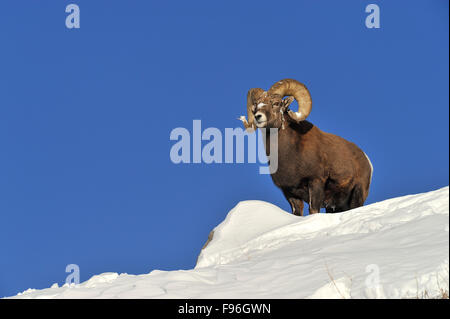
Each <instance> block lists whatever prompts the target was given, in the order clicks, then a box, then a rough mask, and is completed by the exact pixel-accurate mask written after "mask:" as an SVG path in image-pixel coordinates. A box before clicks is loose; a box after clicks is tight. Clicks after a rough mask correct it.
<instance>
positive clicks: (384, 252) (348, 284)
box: [13, 187, 449, 298]
mask: <svg viewBox="0 0 450 319" xmlns="http://www.w3.org/2000/svg"><path fill="white" fill-rule="evenodd" d="M448 256H449V187H444V188H442V189H439V190H436V191H432V192H428V193H424V194H418V195H409V196H403V197H399V198H394V199H390V200H386V201H382V202H379V203H375V204H371V205H368V206H364V207H360V208H357V209H354V210H351V211H347V212H344V213H339V214H316V215H312V216H307V217H298V216H294V215H292V214H290V213H287V212H285V211H283V210H281V209H279V208H278V207H276V206H274V205H272V204H269V203H266V202H262V201H244V202H240V203H239V204H238V205H237V206H236V207H235V208H233V209H232V210H231V211H230V212H229V213H228V215H227V216H226V218H225V220H224V221H223V222H222V223H221V224H219V225H218V226H217V227H216V228H215V229H214V234H213V238H212V240H211V241H210V242H209V243H208V245H207V246H206V247H205V248H204V249H203V250H202V251H201V253H200V256H199V258H198V262H197V265H196V267H195V268H194V269H190V270H178V271H160V270H155V271H152V272H151V273H149V274H144V275H129V274H117V273H104V274H100V275H97V276H93V277H92V278H91V279H89V280H88V281H86V282H83V283H81V284H79V285H74V284H72V285H68V284H66V285H64V286H62V287H58V285H53V286H52V287H51V288H48V289H42V290H35V289H28V290H26V291H24V292H23V293H20V294H18V295H17V296H14V297H13V298H416V297H424V296H426V297H436V296H439V295H440V294H441V291H443V290H445V291H448V287H449V257H448Z"/></svg>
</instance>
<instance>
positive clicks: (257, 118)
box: [255, 114, 262, 122]
mask: <svg viewBox="0 0 450 319" xmlns="http://www.w3.org/2000/svg"><path fill="white" fill-rule="evenodd" d="M261 118H262V115H261V114H256V115H255V120H257V121H258V122H259V121H261Z"/></svg>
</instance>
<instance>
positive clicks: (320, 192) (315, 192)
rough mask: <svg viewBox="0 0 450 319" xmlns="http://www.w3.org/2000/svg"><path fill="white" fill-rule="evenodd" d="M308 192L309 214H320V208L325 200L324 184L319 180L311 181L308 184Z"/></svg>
mask: <svg viewBox="0 0 450 319" xmlns="http://www.w3.org/2000/svg"><path fill="white" fill-rule="evenodd" d="M308 192H309V213H310V214H317V213H320V207H321V206H322V203H323V200H324V199H325V190H324V183H323V182H322V181H321V180H318V179H316V180H312V181H311V182H310V183H309V184H308Z"/></svg>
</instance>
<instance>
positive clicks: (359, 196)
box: [348, 184, 366, 209]
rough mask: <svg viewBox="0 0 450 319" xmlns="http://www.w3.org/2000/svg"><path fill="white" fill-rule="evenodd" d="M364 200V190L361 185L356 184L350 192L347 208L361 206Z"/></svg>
mask: <svg viewBox="0 0 450 319" xmlns="http://www.w3.org/2000/svg"><path fill="white" fill-rule="evenodd" d="M365 200H366V196H365V195H364V191H363V189H362V187H361V185H359V184H357V185H355V187H354V188H353V190H352V194H351V195H350V199H349V203H348V205H349V209H353V208H357V207H361V206H362V205H364V201H365Z"/></svg>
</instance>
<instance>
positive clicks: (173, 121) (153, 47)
mask: <svg viewBox="0 0 450 319" xmlns="http://www.w3.org/2000/svg"><path fill="white" fill-rule="evenodd" d="M71 2H74V3H76V4H78V5H79V6H80V9H81V29H79V30H69V29H67V28H66V27H65V19H66V16H67V14H66V13H65V7H66V5H67V4H69V3H71ZM369 3H377V4H379V5H380V8H381V29H367V28H366V27H365V23H364V21H365V18H366V16H367V14H366V13H365V7H366V5H367V4H369ZM448 9H449V8H448V1H446V0H435V1H430V0H426V1H425V0H423V1H375V0H371V1H332V0H330V1H279V0H277V1H254V2H251V1H201V2H199V1H179V2H175V1H167V2H166V1H164V2H162V1H143V0H142V1H125V0H122V1H100V0H98V1H87V0H73V1H61V0H54V1H17V0H14V1H13V0H8V1H2V2H1V3H0V296H8V295H13V294H16V293H18V292H19V291H23V290H25V289H27V288H30V287H31V288H45V287H49V286H50V285H51V284H52V283H54V282H58V283H59V284H63V283H64V281H65V278H66V275H67V274H66V273H65V267H66V265H67V264H72V263H74V264H78V265H79V266H80V269H81V280H82V281H84V280H87V279H89V278H90V277H91V276H92V275H94V274H98V273H102V272H107V271H112V272H119V273H121V272H126V273H131V274H141V273H148V272H150V271H151V270H153V269H163V270H172V269H183V268H185V269H187V268H191V267H193V266H194V264H195V260H196V257H197V255H198V253H199V250H200V248H201V246H202V245H203V243H204V242H205V240H206V238H207V235H208V233H209V231H210V230H211V229H212V228H213V227H214V226H216V225H217V224H218V223H220V222H221V221H222V220H223V218H224V217H225V216H226V214H227V212H228V211H229V210H230V209H231V208H233V206H234V205H236V204H237V203H238V202H239V201H241V200H248V199H260V200H265V201H268V202H271V203H274V204H275V205H278V206H280V207H281V208H283V209H285V210H289V206H288V203H287V202H286V201H285V199H284V197H283V196H282V194H281V192H280V191H279V190H278V189H277V188H276V187H275V186H274V185H273V184H272V182H271V179H270V177H269V176H268V175H259V174H258V167H259V165H258V164H211V165H207V164H196V165H195V164H185V165H175V164H173V163H172V162H171V161H170V158H169V151H170V148H171V146H172V145H173V144H174V142H173V141H170V140H169V134H170V132H171V130H172V129H174V128H175V127H185V128H188V129H190V130H192V120H194V119H200V120H202V125H203V127H204V128H206V127H217V128H219V129H221V130H222V131H223V130H224V128H225V127H240V123H239V122H238V121H237V120H236V118H237V117H238V116H239V115H242V114H245V112H246V105H245V103H246V100H245V98H246V93H247V90H248V89H249V88H252V87H262V88H265V89H267V88H268V87H270V85H271V84H272V83H273V82H275V81H277V80H280V79H283V78H286V77H291V78H295V79H298V80H299V81H301V82H304V83H305V84H306V85H307V86H308V88H309V89H310V91H311V94H312V97H313V105H314V106H313V111H312V113H311V116H310V118H309V119H310V121H312V122H313V123H314V124H316V125H317V126H318V127H320V128H321V129H322V130H324V131H327V132H332V133H335V134H338V135H340V136H342V137H344V138H347V139H349V140H351V141H353V142H355V143H357V144H358V145H359V146H360V147H361V148H362V149H364V151H366V153H367V154H369V156H370V158H371V160H372V162H373V165H374V167H375V173H374V178H373V184H372V189H371V193H370V196H369V198H368V203H372V202H376V201H380V200H383V199H387V198H391V197H395V196H401V195H405V194H411V193H419V192H425V191H430V190H435V189H437V188H440V187H443V186H445V185H448V183H449V170H448V164H449V158H448V157H449V148H448V145H449V144H448V143H449V141H448V133H449V126H448V124H449V122H448V116H449V114H448V111H449V108H448V107H449V95H448V85H449V83H448V82H449V81H448V75H449V74H448V70H449V65H448V54H449V51H448V48H449V46H448V44H449V43H448Z"/></svg>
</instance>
